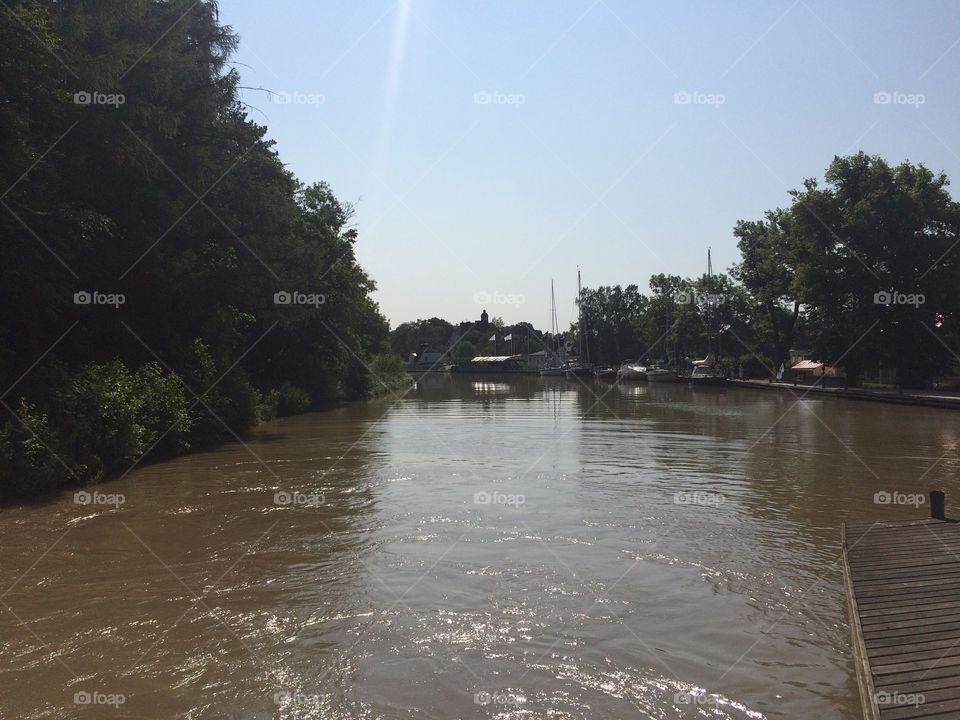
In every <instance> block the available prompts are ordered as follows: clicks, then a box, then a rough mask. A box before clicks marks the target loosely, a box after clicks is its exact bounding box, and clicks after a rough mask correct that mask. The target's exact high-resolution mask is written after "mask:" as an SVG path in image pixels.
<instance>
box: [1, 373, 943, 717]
mask: <svg viewBox="0 0 960 720" xmlns="http://www.w3.org/2000/svg"><path fill="white" fill-rule="evenodd" d="M799 394H802V389H801V390H798V395H799ZM956 417H957V416H956V415H954V414H952V413H951V412H950V411H946V410H936V409H926V408H910V407H899V406H892V405H891V406H887V405H881V404H876V403H870V402H858V401H850V400H839V399H835V398H824V397H820V396H817V397H814V396H808V397H804V398H802V399H798V398H797V397H794V396H792V395H790V394H788V393H776V392H766V391H758V390H741V389H733V388H728V389H716V388H703V389H699V388H698V389H691V388H689V387H686V386H683V385H649V386H644V385H635V386H628V387H622V388H621V387H616V386H610V385H606V384H601V383H598V384H588V385H582V384H580V383H577V382H567V381H564V380H559V379H558V380H554V379H552V378H548V379H544V380H541V379H540V378H536V377H525V376H513V377H494V376H474V377H466V376H453V377H450V376H446V377H443V376H436V377H428V378H425V379H424V381H423V382H421V383H420V384H419V385H418V386H417V388H416V389H415V390H413V391H411V392H410V393H408V394H407V395H405V396H404V397H402V398H390V399H387V400H383V401H377V402H372V403H368V404H360V405H354V406H350V407H345V408H340V409H337V410H333V411H329V412H323V413H313V414H308V415H303V416H299V417H294V418H287V419H282V420H277V421H275V422H272V423H269V424H267V425H265V426H263V427H262V428H261V429H260V430H258V431H257V432H255V433H254V434H253V435H252V437H251V438H249V440H248V441H247V443H246V444H245V445H243V444H240V443H232V444H228V445H225V446H222V447H220V448H218V449H216V450H213V451H210V452H206V453H202V454H197V455H192V456H188V457H183V458H179V459H176V460H174V461H172V462H167V463H163V464H157V465H152V466H147V467H142V468H138V469H136V470H134V471H133V472H132V473H130V474H129V475H127V476H126V477H125V478H123V479H122V480H120V481H117V482H113V483H106V484H103V485H101V486H99V487H97V488H96V490H97V491H98V492H101V493H105V494H116V495H122V496H123V498H122V499H123V504H122V505H119V506H118V507H117V506H114V505H107V504H95V503H91V504H88V505H81V504H77V503H76V502H75V501H74V496H73V494H72V493H71V494H66V495H63V496H61V497H57V498H55V499H52V500H48V501H45V502H43V503H41V504H37V505H34V506H27V507H22V508H10V509H7V510H5V511H4V512H3V513H0V547H2V565H0V592H2V593H3V595H2V604H0V716H2V717H5V718H6V717H9V718H21V717H22V718H38V719H39V718H75V717H91V718H93V717H98V718H99V717H117V718H120V717H131V718H133V717H136V718H146V717H149V718H189V719H191V720H193V719H200V718H325V719H326V718H344V719H345V718H357V717H359V718H487V717H496V718H541V717H550V718H585V717H609V718H657V719H660V718H687V717H710V718H737V719H739V718H770V719H773V718H799V717H823V718H838V719H840V720H852V719H853V718H857V717H859V715H858V713H859V702H858V699H857V687H856V681H855V679H854V675H853V667H852V662H851V656H850V641H849V630H848V627H847V623H846V617H845V612H844V607H843V594H842V590H843V585H842V576H841V572H840V565H839V558H840V555H839V551H840V544H839V538H840V525H841V523H842V521H844V520H846V519H858V520H859V519H865V518H893V517H897V518H901V517H909V516H925V515H926V514H927V508H926V507H919V508H915V507H912V506H892V505H884V504H880V505H878V504H875V503H874V494H875V493H877V492H880V491H888V492H895V491H896V492H900V493H904V494H908V493H914V492H917V493H925V492H926V491H927V490H929V489H930V488H932V487H937V486H941V487H944V488H945V489H946V490H947V491H948V504H949V502H950V499H951V497H952V498H953V499H954V500H960V493H958V492H956V491H957V489H958V488H957V482H956V480H955V478H956V477H957V470H958V467H957V466H958V458H957V452H956V450H955V444H956V442H957V440H958V432H957V422H956ZM90 490H94V489H93V488H91V489H90ZM951 492H952V494H951ZM278 493H279V495H278ZM115 499H116V498H115ZM98 500H100V501H105V500H109V498H104V497H100V498H98ZM84 693H87V694H88V695H84ZM96 693H99V694H96ZM86 699H90V704H82V703H83V702H84V701H85V700H86ZM121 699H122V704H119V705H117V703H119V702H120V700H121ZM77 701H79V702H80V703H81V704H77ZM110 702H113V704H112V705H111V704H104V703H110Z"/></svg>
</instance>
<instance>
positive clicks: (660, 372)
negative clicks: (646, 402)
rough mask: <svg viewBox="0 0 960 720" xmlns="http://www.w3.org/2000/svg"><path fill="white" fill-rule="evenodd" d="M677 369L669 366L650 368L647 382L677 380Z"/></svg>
mask: <svg viewBox="0 0 960 720" xmlns="http://www.w3.org/2000/svg"><path fill="white" fill-rule="evenodd" d="M676 380H677V371H676V370H668V369H667V368H650V369H649V370H647V382H670V383H672V382H676Z"/></svg>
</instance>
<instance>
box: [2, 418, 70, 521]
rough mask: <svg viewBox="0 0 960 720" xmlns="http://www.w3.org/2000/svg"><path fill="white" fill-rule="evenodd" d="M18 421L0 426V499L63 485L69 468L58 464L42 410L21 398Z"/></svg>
mask: <svg viewBox="0 0 960 720" xmlns="http://www.w3.org/2000/svg"><path fill="white" fill-rule="evenodd" d="M17 418H18V420H11V421H9V422H7V423H5V424H4V425H3V426H0V502H6V501H9V500H12V499H14V498H18V497H24V496H28V495H36V494H37V493H40V492H43V491H44V490H47V489H49V488H52V487H57V486H61V485H65V484H67V483H68V482H69V481H70V479H71V472H70V470H69V469H67V468H66V467H64V466H63V465H61V464H60V461H59V460H57V457H56V455H54V453H57V454H58V455H59V450H57V449H56V448H55V447H54V446H56V445H58V444H59V443H58V440H57V438H55V437H54V436H52V435H51V434H50V428H49V424H48V422H47V416H46V414H45V413H41V412H38V411H37V409H36V407H35V406H34V405H31V404H29V403H27V402H26V401H24V400H21V401H20V405H19V407H18V408H17Z"/></svg>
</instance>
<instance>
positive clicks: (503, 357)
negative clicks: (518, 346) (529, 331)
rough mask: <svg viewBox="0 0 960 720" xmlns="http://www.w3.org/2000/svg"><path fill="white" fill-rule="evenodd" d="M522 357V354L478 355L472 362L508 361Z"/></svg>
mask: <svg viewBox="0 0 960 720" xmlns="http://www.w3.org/2000/svg"><path fill="white" fill-rule="evenodd" d="M520 359H522V357H521V356H520V355H478V356H477V357H475V358H473V360H471V361H470V362H475V363H485V362H487V363H492V362H506V361H507V360H520Z"/></svg>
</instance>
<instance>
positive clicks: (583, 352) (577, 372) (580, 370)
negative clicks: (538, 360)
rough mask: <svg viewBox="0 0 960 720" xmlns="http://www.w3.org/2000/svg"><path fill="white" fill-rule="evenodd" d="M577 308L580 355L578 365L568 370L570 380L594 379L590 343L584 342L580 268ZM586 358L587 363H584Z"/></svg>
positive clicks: (578, 270) (578, 273)
mask: <svg viewBox="0 0 960 720" xmlns="http://www.w3.org/2000/svg"><path fill="white" fill-rule="evenodd" d="M577 306H578V308H579V309H580V322H579V323H578V326H579V327H578V330H579V333H578V334H579V340H580V354H579V355H578V362H577V364H576V365H571V366H570V367H568V368H567V371H566V375H567V377H568V378H578V377H593V367H592V366H591V365H590V343H589V341H588V342H584V324H583V288H582V287H581V286H580V268H577ZM584 358H586V362H584Z"/></svg>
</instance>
